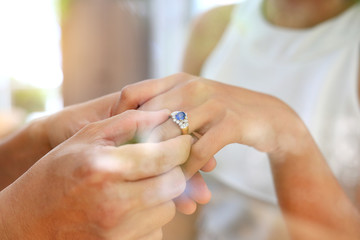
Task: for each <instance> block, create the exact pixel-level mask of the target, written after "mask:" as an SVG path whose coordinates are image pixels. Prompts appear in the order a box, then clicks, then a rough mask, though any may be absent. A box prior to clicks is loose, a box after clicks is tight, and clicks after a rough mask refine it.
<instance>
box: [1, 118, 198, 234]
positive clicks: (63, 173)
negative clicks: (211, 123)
mask: <svg viewBox="0 0 360 240" xmlns="http://www.w3.org/2000/svg"><path fill="white" fill-rule="evenodd" d="M168 116H169V112H168V111H159V112H142V111H128V112H126V113H123V114H121V115H118V116H115V117H112V118H109V119H107V120H104V121H100V122H96V123H92V124H88V125H87V126H86V127H84V128H83V129H81V130H80V131H79V132H78V133H77V134H75V135H74V136H73V137H71V138H70V139H69V140H67V141H65V142H64V143H63V144H61V145H59V146H58V147H56V148H55V149H53V150H52V151H51V152H49V153H48V154H47V155H46V156H45V157H43V158H42V159H41V160H39V161H38V162H37V163H36V164H35V165H34V166H33V167H32V168H31V169H29V170H28V171H27V172H26V173H25V174H24V175H23V176H22V177H20V178H19V179H18V180H17V181H16V182H15V183H14V184H12V185H10V186H9V187H8V188H6V189H5V190H4V191H2V192H1V193H0V212H1V217H0V222H1V224H0V226H1V228H0V235H1V236H2V237H5V236H7V238H6V237H5V239H6V240H8V239H24V240H25V239H39V240H41V239H119V237H120V238H121V239H124V240H126V239H144V240H145V239H161V227H162V226H163V225H164V224H166V223H167V222H169V221H170V220H171V219H172V218H173V216H174V213H175V205H174V203H173V202H172V199H173V198H175V197H177V196H179V195H180V194H181V193H182V192H183V191H184V189H185V185H186V183H185V177H184V175H183V172H182V171H181V168H180V167H179V165H181V164H183V163H184V162H185V161H186V160H187V158H188V156H189V153H190V148H191V144H192V138H191V137H190V136H180V137H177V138H174V139H171V140H168V141H163V142H159V143H140V144H129V145H122V144H124V143H126V142H127V141H129V140H131V139H133V138H134V136H135V135H142V136H143V135H146V134H147V133H148V131H149V130H151V129H152V128H154V127H155V126H156V125H158V124H160V123H162V122H164V121H166V120H167V119H168ZM1 220H2V221H1Z"/></svg>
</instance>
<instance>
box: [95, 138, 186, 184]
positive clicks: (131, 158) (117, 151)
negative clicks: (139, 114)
mask: <svg viewBox="0 0 360 240" xmlns="http://www.w3.org/2000/svg"><path fill="white" fill-rule="evenodd" d="M191 144H192V137H191V136H189V135H182V136H178V137H176V138H173V139H170V140H167V141H164V142H160V143H139V144H127V145H123V146H120V147H117V148H115V147H108V148H107V149H106V151H107V153H108V154H109V157H108V158H105V159H104V158H101V159H100V158H99V161H101V163H100V164H104V161H107V162H106V163H107V166H109V169H108V170H109V171H111V172H113V173H114V174H117V175H118V176H119V177H121V178H122V180H125V181H136V180H139V179H144V178H149V177H153V176H157V175H160V174H162V173H165V172H167V171H169V170H171V169H173V168H174V167H176V166H179V165H182V164H184V163H185V162H186V161H187V159H188V157H189V155H190V149H191Z"/></svg>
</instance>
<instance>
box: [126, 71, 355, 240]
mask: <svg viewBox="0 0 360 240" xmlns="http://www.w3.org/2000/svg"><path fill="white" fill-rule="evenodd" d="M135 89H147V91H148V94H144V95H143V96H141V98H140V99H137V98H133V99H132V102H133V103H132V104H133V105H136V104H140V105H141V107H140V109H143V110H155V109H161V108H167V109H170V110H173V111H174V110H181V111H185V112H187V114H188V120H189V124H190V125H189V128H190V132H192V133H194V134H196V135H197V136H199V137H200V139H199V140H198V141H197V142H196V143H195V144H194V145H193V146H192V150H191V154H190V158H189V160H188V162H187V163H186V164H185V166H184V167H183V168H184V169H185V175H186V176H187V178H189V177H191V176H192V175H193V174H194V173H195V172H196V171H198V170H199V169H201V168H202V167H203V166H204V164H206V162H207V161H208V159H211V157H212V156H213V155H214V154H215V153H216V152H217V151H219V150H220V149H221V148H223V147H224V146H225V145H227V144H230V143H240V144H245V145H248V146H251V147H254V148H255V149H257V150H259V151H262V152H266V153H268V155H269V157H270V160H271V161H270V164H271V169H272V173H273V179H274V183H275V187H276V192H277V197H278V202H279V205H280V207H281V209H282V211H283V214H284V215H285V216H286V217H287V219H288V221H287V223H288V226H289V232H290V234H291V236H292V237H293V238H294V239H308V238H309V236H310V235H307V234H308V232H304V231H299V225H298V222H305V223H306V224H307V225H308V226H313V228H315V229H316V228H317V230H319V232H321V231H322V230H323V229H327V230H329V231H330V230H331V232H333V233H334V234H332V236H339V235H341V236H346V237H345V238H346V239H359V237H360V231H359V224H360V215H359V212H358V211H357V210H356V208H355V207H354V205H353V204H352V202H351V201H350V200H349V198H348V197H347V196H346V194H345V193H344V191H343V189H342V188H341V187H340V185H339V183H338V182H337V180H336V178H335V177H334V175H333V174H332V172H331V170H330V168H329V166H328V165H327V163H326V161H325V159H324V158H323V156H322V154H321V152H320V150H319V149H318V147H317V145H316V143H315V141H314V140H313V138H312V137H311V134H310V133H309V131H308V130H307V128H306V127H305V124H304V123H303V122H302V121H301V119H300V118H299V117H298V116H297V114H296V113H295V112H294V111H293V110H292V109H291V108H290V107H288V106H287V105H286V104H285V103H284V102H282V101H280V100H279V99H277V98H274V97H272V96H269V95H266V94H262V93H258V92H253V91H250V90H246V89H243V88H239V87H235V86H230V85H226V84H222V83H219V82H215V81H211V80H207V79H203V78H199V77H194V76H190V75H187V74H177V75H173V76H170V77H168V78H165V79H157V80H151V81H147V82H143V83H140V84H136V85H132V86H129V87H128V88H127V89H126V91H127V94H126V95H130V94H131V92H132V91H134V90H135ZM159 90H161V94H159V95H157V96H156V97H153V98H152V97H151V93H152V92H153V91H159ZM140 91H141V90H140ZM144 99H146V101H144ZM178 134H180V130H179V127H178V126H176V125H175V124H174V123H173V122H171V120H168V121H167V122H166V123H164V124H162V125H161V126H159V127H157V128H156V129H155V130H154V131H153V135H152V137H155V138H158V139H168V138H171V137H173V136H176V135H178ZM334 203H336V206H338V207H334ZM294 219H295V221H294ZM306 224H305V225H306ZM315 232H316V231H314V232H313V233H315ZM324 236H325V235H324ZM310 238H311V237H310ZM313 238H314V237H313ZM315 238H316V237H315ZM317 239H320V238H317ZM321 239H328V238H326V237H324V238H321Z"/></svg>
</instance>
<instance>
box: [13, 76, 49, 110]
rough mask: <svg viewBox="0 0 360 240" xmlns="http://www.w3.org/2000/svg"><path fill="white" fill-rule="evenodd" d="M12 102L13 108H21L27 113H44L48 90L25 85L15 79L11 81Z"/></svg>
mask: <svg viewBox="0 0 360 240" xmlns="http://www.w3.org/2000/svg"><path fill="white" fill-rule="evenodd" d="M11 85H12V90H11V101H12V105H13V107H16V108H20V109H22V110H24V111H25V112H26V113H31V112H42V111H44V110H45V104H46V96H47V94H46V90H45V89H39V88H34V87H31V86H27V85H23V84H21V83H19V82H17V81H16V80H15V79H12V80H11Z"/></svg>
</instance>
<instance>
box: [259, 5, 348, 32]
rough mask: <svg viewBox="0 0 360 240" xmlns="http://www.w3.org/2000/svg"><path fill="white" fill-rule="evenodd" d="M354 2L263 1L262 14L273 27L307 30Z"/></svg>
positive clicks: (337, 13)
mask: <svg viewBox="0 0 360 240" xmlns="http://www.w3.org/2000/svg"><path fill="white" fill-rule="evenodd" d="M354 3H355V1H354V0H264V14H265V17H266V18H267V20H268V21H269V22H271V23H272V24H274V25H277V26H281V27H289V28H309V27H313V26H315V25H317V24H319V23H321V22H324V21H326V20H328V19H330V18H333V17H335V16H337V15H339V14H340V13H342V12H343V11H345V10H346V9H348V8H349V7H350V6H352V5H353V4H354Z"/></svg>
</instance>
